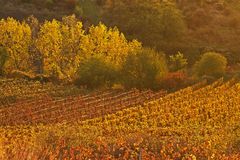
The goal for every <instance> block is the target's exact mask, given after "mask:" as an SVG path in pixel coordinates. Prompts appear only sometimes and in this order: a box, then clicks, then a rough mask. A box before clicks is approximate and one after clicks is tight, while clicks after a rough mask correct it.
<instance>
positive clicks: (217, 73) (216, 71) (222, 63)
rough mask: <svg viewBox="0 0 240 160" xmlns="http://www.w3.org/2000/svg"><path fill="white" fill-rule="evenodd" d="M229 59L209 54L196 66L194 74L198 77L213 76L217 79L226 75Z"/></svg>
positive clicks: (204, 55)
mask: <svg viewBox="0 0 240 160" xmlns="http://www.w3.org/2000/svg"><path fill="white" fill-rule="evenodd" d="M226 67H227V59H226V58H225V57H224V56H222V55H221V54H219V53H215V52H207V53H205V54H203V56H202V57H201V59H200V61H198V62H196V64H195V66H194V73H195V74H196V75H197V76H198V77H202V76H212V77H215V78H218V77H221V76H223V75H224V74H225V71H226Z"/></svg>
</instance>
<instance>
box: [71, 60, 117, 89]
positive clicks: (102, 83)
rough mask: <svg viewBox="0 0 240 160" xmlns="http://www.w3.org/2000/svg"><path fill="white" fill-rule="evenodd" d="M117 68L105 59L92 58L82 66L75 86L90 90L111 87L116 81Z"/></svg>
mask: <svg viewBox="0 0 240 160" xmlns="http://www.w3.org/2000/svg"><path fill="white" fill-rule="evenodd" d="M116 75H117V72H116V70H115V68H114V67H113V66H112V65H111V64H109V63H106V62H105V61H104V60H103V58H100V57H92V58H89V59H88V60H86V61H85V62H82V63H81V64H80V67H79V70H78V72H77V78H76V80H75V84H76V85H78V86H87V87H88V88H90V89H94V88H99V87H110V86H111V85H112V84H113V83H114V82H115V79H116V77H117V76H116Z"/></svg>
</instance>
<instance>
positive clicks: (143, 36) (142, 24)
mask: <svg viewBox="0 0 240 160" xmlns="http://www.w3.org/2000/svg"><path fill="white" fill-rule="evenodd" d="M103 21H104V22H105V23H107V24H108V25H110V26H118V28H119V29H120V30H121V31H123V32H124V33H126V34H127V35H128V36H129V37H128V38H136V39H138V40H140V41H141V42H143V44H144V45H148V46H150V47H157V48H160V49H161V43H164V42H165V41H168V42H172V41H177V40H178V39H179V38H180V37H181V36H182V35H183V33H184V32H185V29H186V26H185V22H184V19H183V15H182V13H181V11H180V10H179V9H178V8H177V7H176V5H175V4H174V3H170V2H156V1H146V0H140V1H123V0H122V1H119V2H117V0H116V1H114V2H113V5H112V6H111V7H108V9H106V10H105V12H103Z"/></svg>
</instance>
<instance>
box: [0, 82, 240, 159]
mask: <svg viewBox="0 0 240 160" xmlns="http://www.w3.org/2000/svg"><path fill="white" fill-rule="evenodd" d="M239 90H240V85H239V83H238V82H237V81H236V80H231V81H228V82H223V81H222V80H218V81H216V82H215V83H213V84H211V85H207V86H202V85H200V86H197V85H195V86H192V87H188V88H185V89H182V90H180V91H177V92H175V93H170V94H167V95H165V96H162V97H158V98H157V99H155V100H151V101H150V102H149V101H148V102H147V101H146V102H145V103H141V104H136V105H135V106H132V107H128V108H125V109H123V110H120V111H115V112H114V113H111V114H105V115H102V116H97V117H96V118H94V117H92V118H90V119H89V118H88V119H87V120H78V121H77V120H75V121H70V122H67V121H65V122H61V123H54V124H51V123H47V124H42V123H41V124H34V125H31V124H25V125H17V126H10V125H5V126H3V125H2V126H1V127H0V135H1V136H0V137H1V138H0V143H1V145H0V146H2V148H1V152H0V157H1V158H4V159H19V157H20V159H69V160H70V159H191V160H192V159H239V158H240V155H239V151H240V146H239V141H240V139H239V137H240V126H239V122H240V107H239V106H240V97H239V96H240V95H239V94H238V93H239ZM102 94H104V93H102ZM111 94H112V93H111ZM98 95H101V94H98ZM127 96H130V94H127ZM101 98H103V97H101ZM88 100H89V99H88ZM95 100H96V99H95ZM93 103H95V102H93ZM122 105H126V104H122ZM9 108H11V107H9ZM90 108H91V107H90ZM10 112H11V111H10ZM88 112H94V111H93V110H90V111H88ZM61 113H62V115H64V114H65V113H66V114H67V113H68V112H67V110H66V111H64V110H62V111H61ZM72 116H81V114H79V115H78V114H76V115H72Z"/></svg>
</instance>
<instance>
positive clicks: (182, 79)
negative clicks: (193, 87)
mask: <svg viewBox="0 0 240 160" xmlns="http://www.w3.org/2000/svg"><path fill="white" fill-rule="evenodd" d="M191 83H192V82H191V80H190V79H189V78H188V77H187V75H186V74H185V73H184V72H182V71H178V72H171V73H168V74H167V75H166V76H165V77H164V78H163V79H162V80H161V81H160V82H159V87H160V88H161V89H166V90H169V91H175V90H177V89H180V88H184V87H186V86H188V85H189V84H191Z"/></svg>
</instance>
